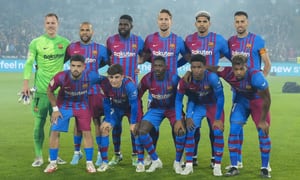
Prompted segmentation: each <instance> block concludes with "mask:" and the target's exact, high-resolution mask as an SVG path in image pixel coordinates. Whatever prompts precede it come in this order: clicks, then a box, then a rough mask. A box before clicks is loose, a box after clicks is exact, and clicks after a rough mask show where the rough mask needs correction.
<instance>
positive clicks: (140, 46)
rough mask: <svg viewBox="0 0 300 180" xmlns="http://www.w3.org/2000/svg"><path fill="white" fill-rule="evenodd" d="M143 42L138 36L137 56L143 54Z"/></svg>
mask: <svg viewBox="0 0 300 180" xmlns="http://www.w3.org/2000/svg"><path fill="white" fill-rule="evenodd" d="M144 44H145V43H144V40H143V39H142V38H141V37H140V36H139V37H138V48H139V49H138V54H139V55H142V54H143V49H144Z"/></svg>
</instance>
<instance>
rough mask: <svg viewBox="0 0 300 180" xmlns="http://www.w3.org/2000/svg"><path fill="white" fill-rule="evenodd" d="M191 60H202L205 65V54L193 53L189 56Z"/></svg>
mask: <svg viewBox="0 0 300 180" xmlns="http://www.w3.org/2000/svg"><path fill="white" fill-rule="evenodd" d="M192 62H202V64H203V65H206V59H205V56H203V55H202V54H195V55H192V57H191V63H192Z"/></svg>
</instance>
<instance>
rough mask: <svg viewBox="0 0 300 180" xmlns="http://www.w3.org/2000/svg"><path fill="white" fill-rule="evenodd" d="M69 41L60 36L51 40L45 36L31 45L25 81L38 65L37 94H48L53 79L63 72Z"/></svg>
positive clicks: (25, 69) (35, 83)
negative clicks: (34, 65) (34, 66)
mask: <svg viewBox="0 0 300 180" xmlns="http://www.w3.org/2000/svg"><path fill="white" fill-rule="evenodd" d="M69 43H70V42H69V40H67V39H66V38H64V37H61V36H59V35H56V37H54V38H50V37H49V36H48V35H47V34H44V35H42V36H40V37H38V38H36V39H34V40H32V41H31V43H30V44H29V51H28V56H27V61H26V63H25V67H24V79H30V76H31V73H32V67H33V64H34V63H35V64H36V65H37V70H36V75H35V80H34V81H35V82H34V86H35V87H36V88H37V92H39V93H46V92H47V88H48V84H49V82H50V80H51V79H52V77H53V76H54V75H55V74H56V73H58V72H60V71H62V70H63V66H64V58H65V53H66V48H67V46H68V45H69Z"/></svg>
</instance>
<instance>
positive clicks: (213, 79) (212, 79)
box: [208, 73, 224, 119]
mask: <svg viewBox="0 0 300 180" xmlns="http://www.w3.org/2000/svg"><path fill="white" fill-rule="evenodd" d="M208 80H209V83H210V85H211V87H212V88H213V91H214V94H215V96H216V99H217V108H216V114H215V119H221V115H222V112H223V109H224V91H223V85H222V82H221V81H220V79H219V77H218V76H217V75H216V74H215V73H210V74H209V77H208Z"/></svg>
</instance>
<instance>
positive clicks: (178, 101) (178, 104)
mask: <svg viewBox="0 0 300 180" xmlns="http://www.w3.org/2000/svg"><path fill="white" fill-rule="evenodd" d="M184 94H185V86H184V81H183V79H180V80H179V83H178V85H177V93H176V98H175V111H176V120H181V117H182V108H183V105H182V101H183V97H184Z"/></svg>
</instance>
